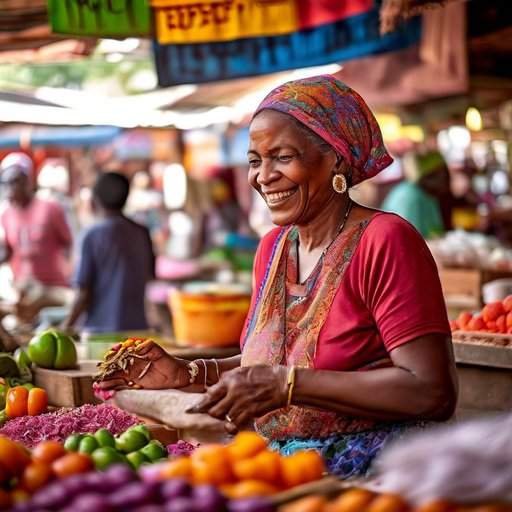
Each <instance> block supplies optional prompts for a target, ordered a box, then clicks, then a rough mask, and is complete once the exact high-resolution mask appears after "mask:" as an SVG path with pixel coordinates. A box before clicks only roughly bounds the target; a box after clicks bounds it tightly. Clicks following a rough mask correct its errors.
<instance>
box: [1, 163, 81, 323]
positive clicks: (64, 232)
mask: <svg viewBox="0 0 512 512" xmlns="http://www.w3.org/2000/svg"><path fill="white" fill-rule="evenodd" d="M0 183H1V185H2V187H3V189H4V194H5V198H6V199H7V206H6V208H5V209H4V211H3V212H2V214H1V216H0V225H1V227H2V229H3V231H4V254H3V257H2V258H1V259H0V263H5V262H9V264H10V266H11V270H12V273H13V277H14V285H15V287H16V289H17V290H18V291H19V292H20V301H19V308H18V313H19V314H21V315H20V316H22V317H25V319H29V318H30V317H32V316H33V315H34V314H36V313H37V312H38V311H39V310H40V309H41V308H42V307H44V306H47V305H61V304H63V303H65V302H66V296H67V294H68V293H70V291H69V289H68V287H69V277H70V270H71V269H70V264H69V261H68V253H69V251H70V249H71V244H72V236H71V232H70V229H69V227H68V224H67V222H66V219H65V214H64V211H63V209H62V207H61V206H60V205H59V204H58V203H57V202H55V201H47V200H44V199H40V198H38V197H36V196H35V195H34V187H33V163H32V160H31V159H30V158H29V157H28V156H27V155H25V154H23V153H11V154H10V155H8V156H7V157H5V158H4V159H3V160H2V162H1V163H0Z"/></svg>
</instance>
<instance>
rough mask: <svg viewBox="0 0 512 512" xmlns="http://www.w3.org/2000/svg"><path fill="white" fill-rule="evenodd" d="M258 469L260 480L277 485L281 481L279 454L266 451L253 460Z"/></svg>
mask: <svg viewBox="0 0 512 512" xmlns="http://www.w3.org/2000/svg"><path fill="white" fill-rule="evenodd" d="M253 461H254V464H255V465H256V468H257V469H258V478H257V479H258V480H263V481H264V482H268V483H271V484H273V485H277V483H278V482H279V481H280V479H281V456H280V455H279V453H277V452H273V451H270V450H264V451H262V452H260V453H258V455H256V457H254V459H253Z"/></svg>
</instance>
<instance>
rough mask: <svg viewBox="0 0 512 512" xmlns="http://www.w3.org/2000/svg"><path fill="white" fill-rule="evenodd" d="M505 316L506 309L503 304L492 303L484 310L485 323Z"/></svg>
mask: <svg viewBox="0 0 512 512" xmlns="http://www.w3.org/2000/svg"><path fill="white" fill-rule="evenodd" d="M504 314H505V309H504V308H503V304H502V303H501V302H491V303H489V304H486V305H485V306H484V308H483V309H482V317H483V319H484V322H485V323H487V324H488V323H489V322H491V321H495V320H496V319H497V318H498V317H499V316H501V315H504Z"/></svg>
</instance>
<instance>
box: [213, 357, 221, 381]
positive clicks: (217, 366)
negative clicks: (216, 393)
mask: <svg viewBox="0 0 512 512" xmlns="http://www.w3.org/2000/svg"><path fill="white" fill-rule="evenodd" d="M212 361H213V364H214V365H215V372H216V373H217V382H219V380H220V371H219V362H218V361H217V359H212Z"/></svg>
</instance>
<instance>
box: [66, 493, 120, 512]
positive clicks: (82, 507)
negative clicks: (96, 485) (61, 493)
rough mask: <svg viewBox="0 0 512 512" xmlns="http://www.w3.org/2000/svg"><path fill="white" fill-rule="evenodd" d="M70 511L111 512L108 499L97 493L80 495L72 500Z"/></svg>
mask: <svg viewBox="0 0 512 512" xmlns="http://www.w3.org/2000/svg"><path fill="white" fill-rule="evenodd" d="M71 509H72V510H74V512H111V511H112V507H111V506H110V504H109V502H108V499H107V498H106V497H105V496H104V495H102V494H99V493H94V492H91V493H87V494H82V495H81V496H78V497H77V498H75V499H74V501H73V504H72V506H71Z"/></svg>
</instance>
